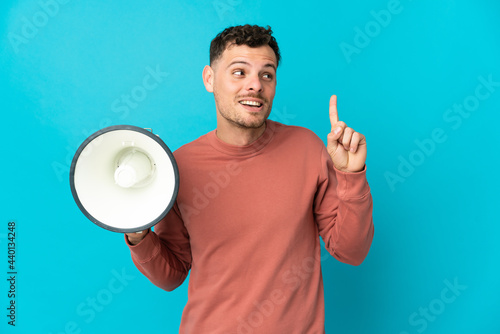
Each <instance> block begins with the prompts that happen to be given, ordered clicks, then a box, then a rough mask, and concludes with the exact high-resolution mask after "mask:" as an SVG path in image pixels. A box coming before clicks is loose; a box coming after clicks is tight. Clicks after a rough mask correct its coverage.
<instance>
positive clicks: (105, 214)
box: [70, 125, 179, 233]
mask: <svg viewBox="0 0 500 334" xmlns="http://www.w3.org/2000/svg"><path fill="white" fill-rule="evenodd" d="M70 186H71V192H72V194H73V198H74V199H75V202H76V203H77V205H78V207H79V208H80V210H81V211H82V212H83V213H84V214H85V216H87V218H89V219H90V220H91V221H92V222H94V223H95V224H97V225H98V226H100V227H103V228H106V229H108V230H111V231H115V232H123V233H125V232H127V233H128V232H137V231H142V230H145V229H147V228H149V227H151V226H153V225H155V224H156V223H158V222H159V221H160V220H161V219H162V218H163V217H165V215H166V214H167V213H168V211H169V210H170V209H171V208H172V206H173V204H174V202H175V199H176V197H177V192H178V188H179V174H178V169H177V164H176V162H175V159H174V157H173V155H172V152H171V151H170V150H169V148H168V147H167V145H165V143H164V142H163V141H162V140H161V139H160V138H158V136H156V135H154V134H152V133H151V132H149V131H147V130H145V129H142V128H139V127H135V126H129V125H120V126H111V127H108V128H105V129H102V130H100V131H98V132H96V133H94V134H93V135H91V136H90V137H89V138H87V139H86V140H85V141H84V142H83V144H82V145H81V146H80V147H79V148H78V150H77V152H76V153H75V156H74V158H73V161H72V163H71V169H70Z"/></svg>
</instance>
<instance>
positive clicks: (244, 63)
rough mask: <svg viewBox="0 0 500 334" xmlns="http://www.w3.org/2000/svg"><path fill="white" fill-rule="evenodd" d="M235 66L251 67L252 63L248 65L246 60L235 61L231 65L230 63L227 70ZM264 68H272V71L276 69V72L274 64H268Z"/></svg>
mask: <svg viewBox="0 0 500 334" xmlns="http://www.w3.org/2000/svg"><path fill="white" fill-rule="evenodd" d="M235 64H243V65H247V66H250V63H248V62H246V61H244V60H233V61H232V62H231V63H229V65H227V68H229V67H231V66H233V65H235ZM264 67H271V68H272V69H274V71H276V66H275V65H274V64H273V63H267V64H266V65H264Z"/></svg>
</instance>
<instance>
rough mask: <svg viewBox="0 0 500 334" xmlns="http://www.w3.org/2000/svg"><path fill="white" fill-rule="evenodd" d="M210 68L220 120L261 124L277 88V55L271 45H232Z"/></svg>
mask: <svg viewBox="0 0 500 334" xmlns="http://www.w3.org/2000/svg"><path fill="white" fill-rule="evenodd" d="M212 70H213V81H212V85H211V88H212V90H213V93H214V97H215V104H216V107H217V112H218V114H219V115H218V118H219V119H220V121H222V122H226V123H229V125H233V126H237V127H239V128H260V127H262V126H263V125H264V123H265V121H266V119H267V118H268V117H269V114H270V113H271V109H272V105H273V99H274V94H275V91H276V55H275V54H274V51H273V50H272V49H271V47H269V46H268V45H265V46H260V47H257V48H251V47H249V46H246V45H231V46H230V47H229V48H227V49H226V50H225V51H224V52H223V54H222V56H221V57H220V58H219V59H218V60H217V61H215V63H214V64H212ZM207 90H209V88H208V87H207Z"/></svg>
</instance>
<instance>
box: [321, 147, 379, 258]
mask: <svg viewBox="0 0 500 334" xmlns="http://www.w3.org/2000/svg"><path fill="white" fill-rule="evenodd" d="M321 160H322V169H321V171H320V178H319V180H318V191H317V193H316V197H315V201H314V213H315V218H316V222H317V224H318V229H319V234H320V236H321V238H322V239H323V241H324V242H325V247H326V249H327V250H328V252H329V253H330V254H331V255H332V256H333V257H335V258H336V259H337V260H339V261H341V262H344V263H348V264H351V265H356V266H357V265H360V264H361V263H362V262H363V260H364V259H365V258H366V256H367V255H368V251H369V250H370V246H371V243H372V240H373V235H374V226H373V217H372V211H373V200H372V196H371V193H370V187H369V185H368V181H367V179H366V166H365V167H364V168H363V170H362V171H360V172H357V173H346V172H342V171H339V170H337V169H336V168H335V167H334V166H333V162H332V160H331V158H330V155H329V154H328V152H327V151H326V148H324V149H323V150H322V154H321Z"/></svg>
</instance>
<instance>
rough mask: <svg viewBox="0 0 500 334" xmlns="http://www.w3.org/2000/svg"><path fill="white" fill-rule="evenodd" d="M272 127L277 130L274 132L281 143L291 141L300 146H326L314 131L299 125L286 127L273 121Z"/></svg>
mask: <svg viewBox="0 0 500 334" xmlns="http://www.w3.org/2000/svg"><path fill="white" fill-rule="evenodd" d="M269 124H270V126H273V127H274V128H275V130H274V132H275V134H276V137H277V138H278V140H279V141H291V142H293V143H294V144H298V145H301V146H302V145H306V146H310V145H319V146H322V145H324V143H323V141H322V140H321V139H320V138H319V136H318V135H317V134H316V133H315V132H314V131H312V130H310V129H308V128H305V127H303V126H298V125H285V124H282V123H278V122H275V121H271V122H270V123H269Z"/></svg>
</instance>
